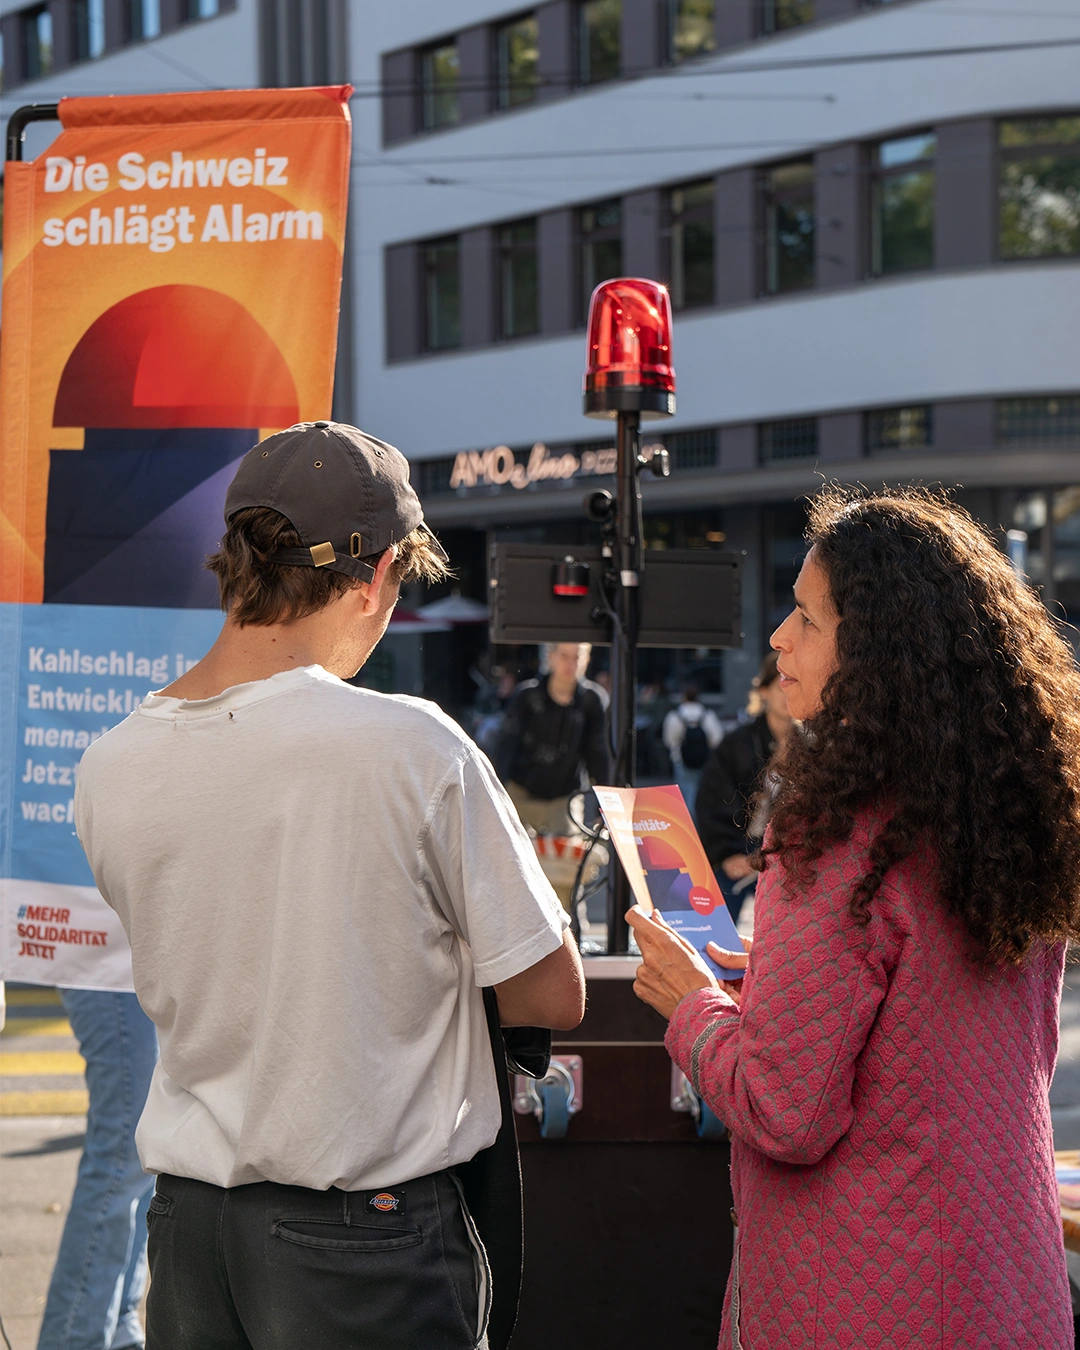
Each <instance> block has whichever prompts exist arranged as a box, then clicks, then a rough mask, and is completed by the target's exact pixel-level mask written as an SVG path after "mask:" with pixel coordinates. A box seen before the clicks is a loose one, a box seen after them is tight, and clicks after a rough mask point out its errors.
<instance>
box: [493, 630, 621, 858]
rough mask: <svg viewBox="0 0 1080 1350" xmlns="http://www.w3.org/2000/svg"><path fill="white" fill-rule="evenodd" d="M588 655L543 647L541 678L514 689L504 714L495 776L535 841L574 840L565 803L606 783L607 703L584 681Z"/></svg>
mask: <svg viewBox="0 0 1080 1350" xmlns="http://www.w3.org/2000/svg"><path fill="white" fill-rule="evenodd" d="M591 651H592V648H591V646H590V644H589V643H587V642H555V643H549V644H548V645H547V646H546V647H545V649H544V655H545V659H546V662H547V673H546V674H543V675H541V676H540V677H539V679H535V680H526V681H525V683H524V684H521V685H519V686H518V688H517V690H516V691H515V693H514V696H513V698H512V699H511V700H510V706H509V707H508V708H507V710H506V717H505V719H504V721H503V728H502V735H501V737H500V740H499V748H498V753H497V755H496V768H497V770H498V773H499V777H500V778H501V779H502V781H503V782H504V783H505V784H506V790H507V792H508V793H509V794H510V800H511V801H512V802H513V803H514V805H515V806H516V807H517V811H518V815H519V816H520V817H521V820H522V822H523V823H524V824H525V825H529V826H531V827H532V828H533V829H534V830H536V831H537V832H538V833H540V834H556V835H571V834H575V833H577V832H578V831H577V826H576V825H575V824H574V823H573V822H572V821H571V819H570V815H569V813H568V806H569V801H570V798H571V797H572V796H573V795H574V794H575V793H576V792H580V791H581V790H582V789H583V788H587V787H588V786H589V783H590V781H591V782H593V783H607V782H609V781H610V779H611V751H610V749H609V746H608V725H607V712H608V697H607V694H606V693H605V692H604V691H603V689H601V688H600V686H599V685H597V684H594V683H593V682H592V681H591V680H587V679H586V678H585V671H586V669H587V667H588V664H589V655H590V653H591Z"/></svg>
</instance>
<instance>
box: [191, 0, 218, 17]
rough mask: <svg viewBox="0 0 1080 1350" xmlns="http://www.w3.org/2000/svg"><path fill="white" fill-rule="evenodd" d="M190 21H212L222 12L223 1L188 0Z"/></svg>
mask: <svg viewBox="0 0 1080 1350" xmlns="http://www.w3.org/2000/svg"><path fill="white" fill-rule="evenodd" d="M187 5H188V18H189V19H212V18H213V17H214V15H215V14H220V12H221V0H187Z"/></svg>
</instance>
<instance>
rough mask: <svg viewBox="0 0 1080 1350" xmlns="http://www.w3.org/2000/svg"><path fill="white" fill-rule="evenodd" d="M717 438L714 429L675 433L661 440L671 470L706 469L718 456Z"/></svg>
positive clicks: (706, 428) (707, 428)
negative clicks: (665, 448) (669, 458)
mask: <svg viewBox="0 0 1080 1350" xmlns="http://www.w3.org/2000/svg"><path fill="white" fill-rule="evenodd" d="M719 440H720V438H719V436H718V435H717V431H716V428H715V427H705V428H704V429H703V430H700V431H676V432H673V433H672V434H671V435H670V436H665V437H664V438H663V443H664V445H666V446H667V452H668V454H669V455H670V456H671V467H672V468H673V469H708V468H711V467H712V466H713V465H714V464H715V463H716V462H717V459H718V458H719V456H718V455H717V447H718V445H719Z"/></svg>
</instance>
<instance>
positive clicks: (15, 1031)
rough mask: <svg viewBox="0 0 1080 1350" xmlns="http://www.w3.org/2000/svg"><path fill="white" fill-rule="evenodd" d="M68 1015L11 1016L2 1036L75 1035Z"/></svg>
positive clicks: (1, 1033)
mask: <svg viewBox="0 0 1080 1350" xmlns="http://www.w3.org/2000/svg"><path fill="white" fill-rule="evenodd" d="M74 1034H75V1033H74V1032H73V1031H72V1030H71V1023H70V1022H69V1021H68V1020H67V1018H66V1017H9V1018H8V1020H7V1025H6V1026H5V1027H4V1029H3V1031H0V1036H73V1035H74Z"/></svg>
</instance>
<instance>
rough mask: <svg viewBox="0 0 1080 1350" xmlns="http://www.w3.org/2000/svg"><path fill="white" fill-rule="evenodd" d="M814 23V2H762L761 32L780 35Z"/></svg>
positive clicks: (802, 0)
mask: <svg viewBox="0 0 1080 1350" xmlns="http://www.w3.org/2000/svg"><path fill="white" fill-rule="evenodd" d="M813 22H814V0H761V31H762V32H763V33H780V32H783V30H784V29H785V28H801V27H802V25H803V24H804V23H813Z"/></svg>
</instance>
